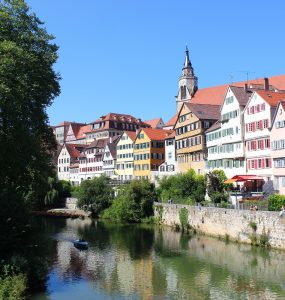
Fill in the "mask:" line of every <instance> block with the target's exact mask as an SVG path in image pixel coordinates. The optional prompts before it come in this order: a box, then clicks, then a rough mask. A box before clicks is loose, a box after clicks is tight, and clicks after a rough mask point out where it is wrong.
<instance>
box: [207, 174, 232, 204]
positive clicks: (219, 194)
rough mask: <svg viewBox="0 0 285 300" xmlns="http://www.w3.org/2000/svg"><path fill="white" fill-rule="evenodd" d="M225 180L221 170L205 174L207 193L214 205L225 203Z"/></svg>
mask: <svg viewBox="0 0 285 300" xmlns="http://www.w3.org/2000/svg"><path fill="white" fill-rule="evenodd" d="M226 179H227V177H226V175H225V172H224V171H223V170H213V171H212V172H209V173H208V174H207V191H208V195H209V197H210V198H211V200H212V201H213V202H215V203H221V202H224V201H227V199H228V195H227V191H226V188H227V184H225V183H224V182H225V180H226Z"/></svg>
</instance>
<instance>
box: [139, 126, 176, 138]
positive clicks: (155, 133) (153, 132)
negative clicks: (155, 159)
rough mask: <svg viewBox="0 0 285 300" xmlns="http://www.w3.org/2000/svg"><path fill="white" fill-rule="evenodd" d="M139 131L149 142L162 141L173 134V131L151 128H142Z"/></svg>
mask: <svg viewBox="0 0 285 300" xmlns="http://www.w3.org/2000/svg"><path fill="white" fill-rule="evenodd" d="M141 131H144V133H145V134H146V135H147V136H148V137H149V139H150V140H155V141H162V140H165V138H167V137H168V136H169V135H170V134H172V133H173V130H163V129H153V128H143V129H141Z"/></svg>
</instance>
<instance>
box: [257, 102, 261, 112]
mask: <svg viewBox="0 0 285 300" xmlns="http://www.w3.org/2000/svg"><path fill="white" fill-rule="evenodd" d="M257 112H260V104H257Z"/></svg>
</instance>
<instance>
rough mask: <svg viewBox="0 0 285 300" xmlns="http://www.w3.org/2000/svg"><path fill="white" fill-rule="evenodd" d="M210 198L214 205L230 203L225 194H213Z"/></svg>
mask: <svg viewBox="0 0 285 300" xmlns="http://www.w3.org/2000/svg"><path fill="white" fill-rule="evenodd" d="M210 198H211V201H212V202H214V203H222V202H228V195H227V194H226V193H224V192H213V193H212V194H211V196H210Z"/></svg>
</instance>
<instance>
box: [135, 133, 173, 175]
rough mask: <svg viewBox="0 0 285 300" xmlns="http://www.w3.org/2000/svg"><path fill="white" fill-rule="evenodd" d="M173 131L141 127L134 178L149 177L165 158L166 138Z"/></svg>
mask: <svg viewBox="0 0 285 300" xmlns="http://www.w3.org/2000/svg"><path fill="white" fill-rule="evenodd" d="M171 133H172V131H169V130H162V129H152V128H144V129H141V130H140V131H139V132H138V134H137V136H136V139H135V143H134V144H135V145H134V179H138V180H139V179H149V180H151V173H152V172H153V171H157V170H158V167H159V165H160V164H161V163H162V162H163V161H164V159H165V147H164V140H165V138H166V137H167V136H168V135H170V134H171Z"/></svg>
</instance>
